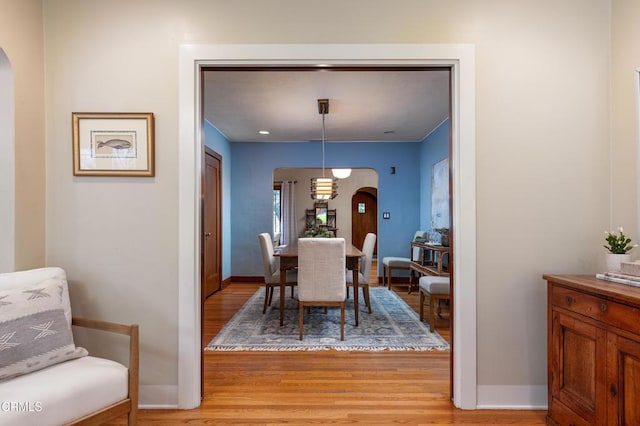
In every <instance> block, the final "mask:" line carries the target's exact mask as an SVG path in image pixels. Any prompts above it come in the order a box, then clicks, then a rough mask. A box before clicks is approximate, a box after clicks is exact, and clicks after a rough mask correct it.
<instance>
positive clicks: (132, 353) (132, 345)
mask: <svg viewBox="0 0 640 426" xmlns="http://www.w3.org/2000/svg"><path fill="white" fill-rule="evenodd" d="M71 325H75V326H77V327H85V328H90V329H93V330H100V331H107V332H111V333H118V334H124V335H127V336H129V399H130V400H131V412H130V414H129V424H135V422H136V414H137V410H138V382H139V379H138V374H139V370H140V358H139V357H140V347H139V342H138V324H132V325H124V324H117V323H113V322H107V321H98V320H91V319H86V318H77V317H72V318H71Z"/></svg>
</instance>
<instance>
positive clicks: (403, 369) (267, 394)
mask: <svg viewBox="0 0 640 426" xmlns="http://www.w3.org/2000/svg"><path fill="white" fill-rule="evenodd" d="M376 269H377V268H376V267H375V265H374V266H373V267H372V271H373V273H372V275H374V274H375V271H376ZM371 282H372V283H375V282H377V276H376V277H375V279H374V278H373V276H372V280H371ZM259 287H260V286H259V285H258V284H256V283H233V284H231V285H230V286H229V287H227V288H225V289H224V290H223V291H221V292H219V293H216V294H214V295H213V296H212V297H210V298H209V299H208V300H207V301H206V303H205V330H204V338H203V340H204V342H205V343H208V342H209V341H210V340H211V339H212V338H213V337H214V336H215V335H216V334H217V333H218V332H219V331H220V329H221V328H222V327H223V326H224V324H225V323H226V322H227V321H228V320H229V319H230V318H231V317H232V316H233V315H234V314H235V312H237V310H238V309H239V308H240V307H241V306H242V305H243V304H244V303H245V302H246V301H247V300H248V299H249V297H251V295H253V294H254V293H255V291H256V290H257V289H258V288H259ZM392 288H393V289H394V291H396V292H397V293H398V294H399V295H400V296H401V297H402V298H403V299H404V300H405V301H406V302H407V303H408V304H409V305H410V306H411V307H412V308H413V309H414V310H416V311H417V310H418V292H413V293H412V294H407V289H406V286H398V287H392ZM271 309H277V302H275V304H274V305H273V306H272V307H271ZM363 315H366V314H363ZM437 331H438V332H439V333H440V334H441V335H442V336H443V337H444V338H445V339H447V340H449V338H450V333H449V330H448V314H447V311H446V309H445V310H444V314H443V319H442V320H439V321H438V324H437ZM143 332H144V331H143ZM204 360H205V362H204V363H205V373H204V374H205V381H204V383H205V385H204V386H205V389H204V400H203V401H202V405H201V406H200V407H199V408H196V409H193V410H140V413H139V416H138V419H139V420H138V424H140V425H158V426H160V425H181V424H194V425H217V424H225V425H239V424H252V425H276V424H287V425H309V424H363V425H365V424H366V425H381V424H386V425H391V424H409V425H433V424H440V425H449V424H465V425H487V424H517V425H543V424H545V420H544V416H545V414H546V412H544V411H513V410H481V411H480V410H478V411H468V410H458V409H456V408H455V407H454V406H453V404H452V403H451V401H450V400H449V353H448V351H425V352H409V351H407V352H340V351H319V352H204ZM141 363H144V359H141ZM110 424H112V425H124V424H126V420H125V418H124V417H123V418H121V419H118V420H117V421H115V422H112V423H110Z"/></svg>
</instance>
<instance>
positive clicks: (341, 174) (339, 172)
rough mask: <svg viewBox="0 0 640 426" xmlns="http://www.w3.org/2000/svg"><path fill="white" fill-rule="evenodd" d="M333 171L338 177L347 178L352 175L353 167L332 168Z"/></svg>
mask: <svg viewBox="0 0 640 426" xmlns="http://www.w3.org/2000/svg"><path fill="white" fill-rule="evenodd" d="M331 173H332V174H333V176H334V177H337V178H338V179H346V178H348V177H349V176H351V169H331Z"/></svg>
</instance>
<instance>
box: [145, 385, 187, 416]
mask: <svg viewBox="0 0 640 426" xmlns="http://www.w3.org/2000/svg"><path fill="white" fill-rule="evenodd" d="M138 407H139V408H144V409H165V410H166V409H170V408H178V386H170V385H162V386H160V385H156V386H154V385H143V386H140V395H139V398H138Z"/></svg>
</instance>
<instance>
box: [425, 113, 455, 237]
mask: <svg viewBox="0 0 640 426" xmlns="http://www.w3.org/2000/svg"><path fill="white" fill-rule="evenodd" d="M448 156H449V120H446V121H444V122H442V124H440V126H438V127H437V128H436V129H435V130H434V131H433V132H431V133H430V134H429V135H428V136H427V137H426V138H424V140H423V141H422V143H421V144H420V229H421V230H424V231H427V230H429V229H431V171H432V169H433V165H434V164H436V163H437V162H438V161H440V160H442V159H444V158H447V157H448Z"/></svg>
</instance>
